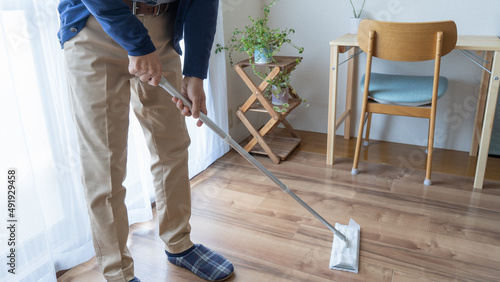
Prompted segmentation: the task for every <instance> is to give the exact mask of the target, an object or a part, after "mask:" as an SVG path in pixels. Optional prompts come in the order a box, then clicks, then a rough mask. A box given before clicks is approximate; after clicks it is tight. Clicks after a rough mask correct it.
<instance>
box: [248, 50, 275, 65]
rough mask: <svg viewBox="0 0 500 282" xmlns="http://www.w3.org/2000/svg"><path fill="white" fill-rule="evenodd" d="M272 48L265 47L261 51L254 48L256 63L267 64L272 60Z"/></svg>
mask: <svg viewBox="0 0 500 282" xmlns="http://www.w3.org/2000/svg"><path fill="white" fill-rule="evenodd" d="M272 52H273V51H272V48H265V49H264V50H263V51H260V50H255V51H254V55H253V57H254V60H255V63H256V64H269V63H270V62H272V61H273V58H272V57H271V53H272Z"/></svg>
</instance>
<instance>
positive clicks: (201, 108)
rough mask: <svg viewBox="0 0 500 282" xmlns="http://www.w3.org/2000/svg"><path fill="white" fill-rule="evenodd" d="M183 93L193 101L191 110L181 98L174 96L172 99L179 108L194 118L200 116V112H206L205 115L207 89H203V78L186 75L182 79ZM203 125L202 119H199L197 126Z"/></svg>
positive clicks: (184, 113)
mask: <svg viewBox="0 0 500 282" xmlns="http://www.w3.org/2000/svg"><path fill="white" fill-rule="evenodd" d="M181 94H182V95H183V96H184V97H186V98H188V99H189V100H190V101H191V103H192V106H191V110H189V108H188V107H187V106H186V105H184V103H183V102H182V100H181V99H177V98H175V97H173V98H172V101H174V103H176V106H177V108H178V109H179V110H181V112H182V114H183V115H184V116H187V117H189V116H193V118H199V117H200V112H202V113H204V114H205V115H206V114H207V106H206V97H205V90H203V79H201V78H198V77H190V76H185V77H184V79H183V80H182V89H181ZM202 125H203V122H202V121H201V120H198V122H197V123H196V126H198V127H200V126H202Z"/></svg>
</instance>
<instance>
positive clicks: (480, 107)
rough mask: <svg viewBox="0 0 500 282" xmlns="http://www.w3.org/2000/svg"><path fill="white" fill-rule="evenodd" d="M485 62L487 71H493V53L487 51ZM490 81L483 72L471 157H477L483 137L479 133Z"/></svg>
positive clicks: (487, 74) (488, 76)
mask: <svg viewBox="0 0 500 282" xmlns="http://www.w3.org/2000/svg"><path fill="white" fill-rule="evenodd" d="M484 57H485V58H484V60H485V61H486V62H487V63H485V64H484V65H483V66H484V67H485V68H486V69H489V70H491V63H492V60H493V51H486V54H485V56H484ZM489 81H490V74H489V73H488V72H486V71H483V74H482V75H481V85H480V86H479V95H478V96H477V97H478V99H477V107H476V118H475V119H474V131H473V132H472V141H471V145H470V150H469V156H477V150H478V149H479V139H480V138H481V136H480V135H479V133H480V132H481V130H482V128H481V125H482V124H483V118H484V108H485V105H486V95H487V94H488V82H489Z"/></svg>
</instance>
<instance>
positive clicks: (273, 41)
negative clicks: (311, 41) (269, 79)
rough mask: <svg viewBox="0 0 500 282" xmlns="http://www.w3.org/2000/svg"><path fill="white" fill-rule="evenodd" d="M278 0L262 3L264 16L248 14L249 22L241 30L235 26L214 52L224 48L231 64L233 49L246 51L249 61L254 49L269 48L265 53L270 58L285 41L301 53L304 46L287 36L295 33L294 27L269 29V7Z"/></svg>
mask: <svg viewBox="0 0 500 282" xmlns="http://www.w3.org/2000/svg"><path fill="white" fill-rule="evenodd" d="M278 1H279V0H273V1H272V2H271V3H270V4H269V5H264V7H263V9H264V17H262V18H256V19H254V18H252V17H251V16H249V19H250V22H251V24H249V25H247V26H245V28H244V29H243V30H240V29H238V28H236V29H235V30H234V31H233V35H232V36H231V38H230V39H229V42H228V44H226V46H222V45H221V44H217V46H216V49H215V53H216V54H217V53H219V52H222V51H224V50H225V51H228V55H229V62H230V63H231V65H233V58H232V53H233V52H235V51H236V52H245V53H247V55H248V57H249V59H250V60H251V63H252V60H253V55H254V52H255V50H259V51H260V52H264V51H265V50H270V52H267V53H266V57H268V58H272V56H274V55H276V54H277V53H278V52H279V51H280V49H281V47H282V46H283V44H285V43H288V44H290V45H291V46H292V47H294V48H295V49H297V50H298V51H299V54H300V53H302V52H303V51H304V48H303V47H298V46H296V45H295V44H293V43H292V41H291V39H290V38H289V35H290V34H293V33H295V30H294V29H291V28H286V29H283V30H281V29H279V28H275V29H271V28H270V27H269V25H268V22H269V13H270V12H271V7H273V6H274V5H276V3H277V2H278Z"/></svg>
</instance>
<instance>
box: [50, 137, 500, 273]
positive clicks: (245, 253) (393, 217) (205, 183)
mask: <svg viewBox="0 0 500 282" xmlns="http://www.w3.org/2000/svg"><path fill="white" fill-rule="evenodd" d="M299 133H300V134H301V137H302V138H303V141H302V143H301V147H300V148H299V149H298V150H296V151H295V152H294V153H293V154H292V155H291V156H290V157H289V158H288V159H287V160H286V161H284V162H282V163H281V164H279V165H275V164H273V163H272V162H271V161H270V160H269V158H267V157H265V156H256V158H257V160H258V161H259V162H261V163H262V164H263V165H264V166H265V167H267V168H268V169H269V170H270V171H271V172H272V173H273V174H275V175H276V176H277V177H278V178H279V179H281V180H282V181H283V182H284V183H285V184H287V185H288V186H289V187H290V189H291V190H292V191H294V192H295V193H296V194H297V195H298V196H299V197H301V198H302V199H303V200H304V201H305V202H307V203H308V204H310V205H311V206H312V207H313V208H314V209H315V210H316V211H317V212H318V213H319V214H321V215H322V216H323V217H325V219H326V220H328V221H329V222H330V223H332V224H334V223H336V222H339V223H341V224H347V223H348V221H349V219H350V218H353V219H354V220H355V221H356V222H357V223H359V224H360V226H361V249H360V271H359V273H358V274H354V273H348V272H343V271H334V270H330V269H329V267H328V265H329V260H330V254H331V248H332V238H333V234H332V233H331V232H330V231H329V230H328V229H327V228H326V227H324V226H323V225H322V224H321V223H320V222H319V221H317V220H316V219H315V218H314V217H313V216H312V215H310V214H309V213H308V212H307V211H305V209H303V208H302V207H301V206H300V205H299V204H297V203H296V202H295V201H294V200H293V199H291V198H290V197H289V196H288V195H286V194H285V193H283V192H282V191H281V190H280V189H279V188H278V187H277V186H275V184H273V183H272V182H271V181H269V180H268V179H267V178H266V177H265V176H263V175H261V174H260V172H258V171H257V170H255V169H254V168H253V167H251V165H250V164H249V163H248V162H247V161H246V160H244V159H243V158H242V157H240V156H239V155H238V154H237V153H235V152H234V151H230V152H229V153H228V154H226V155H225V156H224V157H222V158H221V159H219V160H218V161H216V162H215V163H214V164H213V165H211V166H210V167H209V168H208V169H207V170H205V171H204V172H202V173H201V174H199V175H198V176H196V177H195V178H194V179H193V180H192V195H193V197H192V201H193V214H192V219H191V225H192V227H193V230H192V239H193V241H194V242H198V243H203V244H204V245H206V246H208V247H210V248H213V249H214V250H216V251H218V252H220V253H221V254H223V255H224V256H225V257H227V258H228V259H229V260H231V262H232V263H233V264H234V266H235V274H234V276H233V277H232V278H230V279H229V280H228V281H252V282H253V281H273V282H274V281H392V282H398V281H499V279H500V278H499V277H500V175H499V174H500V173H499V171H500V169H499V168H500V165H499V164H500V162H499V161H498V159H490V160H489V161H488V171H487V173H488V175H487V180H486V181H485V189H483V190H479V189H472V184H473V178H472V177H471V176H470V175H473V170H474V168H473V166H474V161H473V160H472V159H469V158H468V155H467V153H461V152H451V151H445V150H436V152H435V154H434V155H435V159H434V170H433V175H432V181H433V185H432V186H430V187H426V186H424V185H423V184H422V183H423V180H424V176H425V172H424V171H423V167H422V166H421V164H420V160H419V158H420V157H421V155H420V150H421V149H420V148H417V147H412V146H403V145H396V149H394V148H395V147H394V144H388V143H384V142H376V141H374V142H372V144H371V145H370V147H369V148H368V154H366V151H365V152H364V153H363V154H362V161H361V162H360V166H359V171H360V173H359V174H358V175H357V176H352V175H351V173H350V171H351V166H352V157H349V156H350V155H351V154H352V153H351V152H349V151H350V150H351V149H350V148H351V146H352V143H353V141H352V140H347V141H344V140H343V139H342V138H340V137H339V142H337V144H338V146H339V147H338V148H336V158H335V165H334V166H327V165H325V147H324V146H325V143H326V135H325V134H318V133H309V132H299ZM365 149H366V148H365ZM377 151H379V152H377ZM412 152H413V153H412ZM454 158H455V159H454ZM456 158H458V160H456ZM363 159H364V160H363ZM492 167H493V170H494V171H492ZM471 173H472V174H471ZM157 233H158V231H157V223H156V218H155V219H154V220H152V221H150V222H145V223H141V224H135V225H133V226H132V227H131V232H130V240H129V246H130V250H131V252H132V255H133V257H134V259H135V269H136V275H137V276H138V277H139V278H141V280H142V281H201V280H200V279H198V278H197V277H196V276H195V275H194V274H191V273H190V272H188V271H187V270H184V269H181V268H179V267H175V266H172V265H170V264H169V263H167V262H166V258H165V255H164V252H163V243H162V242H161V240H160V239H159V238H158V236H157ZM58 281H59V282H67V281H104V279H103V278H102V276H101V274H100V273H99V270H98V267H97V264H96V262H95V259H92V260H90V261H88V262H86V263H84V264H82V265H79V266H77V267H75V268H73V269H71V270H70V271H68V272H66V273H65V274H64V275H63V276H61V277H60V278H59V279H58Z"/></svg>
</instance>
